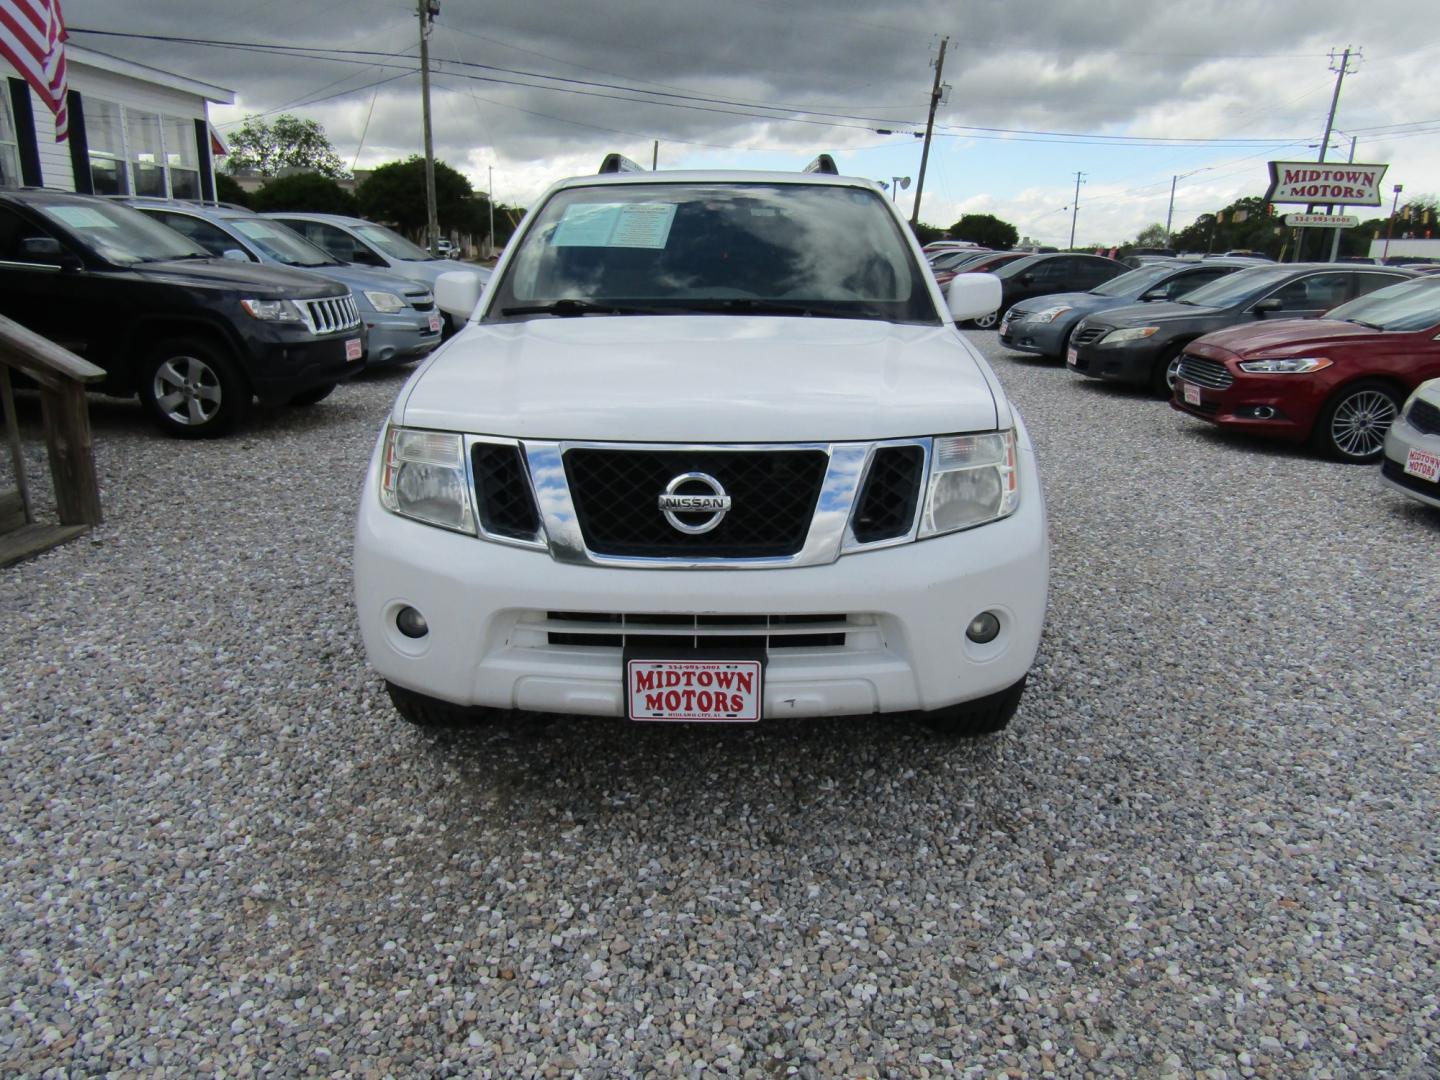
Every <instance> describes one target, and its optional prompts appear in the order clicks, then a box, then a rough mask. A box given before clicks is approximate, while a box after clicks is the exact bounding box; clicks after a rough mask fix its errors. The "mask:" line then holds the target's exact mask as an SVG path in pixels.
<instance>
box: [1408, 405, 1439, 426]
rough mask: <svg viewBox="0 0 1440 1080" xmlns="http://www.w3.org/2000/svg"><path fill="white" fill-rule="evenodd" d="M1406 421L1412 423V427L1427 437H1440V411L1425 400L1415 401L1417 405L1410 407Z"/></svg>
mask: <svg viewBox="0 0 1440 1080" xmlns="http://www.w3.org/2000/svg"><path fill="white" fill-rule="evenodd" d="M1405 419H1407V420H1409V421H1410V426H1411V427H1413V428H1414V429H1415V430H1416V431H1423V432H1424V433H1425V434H1427V435H1440V409H1437V408H1436V407H1435V406H1434V405H1431V404H1430V403H1429V402H1428V401H1426V400H1424V399H1423V398H1416V399H1415V404H1413V405H1411V406H1410V411H1409V412H1408V413H1406V414H1405Z"/></svg>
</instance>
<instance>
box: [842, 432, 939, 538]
mask: <svg viewBox="0 0 1440 1080" xmlns="http://www.w3.org/2000/svg"><path fill="white" fill-rule="evenodd" d="M924 465H925V453H924V451H923V450H921V449H920V447H918V446H882V447H880V448H879V449H878V450H876V451H875V457H874V458H873V459H872V460H871V462H870V472H869V473H868V474H867V475H866V477H865V486H864V488H862V489H861V491H860V498H859V499H858V500H857V501H856V504H855V539H856V540H858V541H860V543H862V544H873V543H875V542H876V541H878V540H892V539H894V538H895V537H897V536H904V535H905V534H906V533H908V532H909V531H910V525H911V523H912V522H914V520H915V504H916V501H917V500H918V498H919V495H920V471H921V469H922V468H924Z"/></svg>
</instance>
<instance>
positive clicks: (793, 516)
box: [565, 447, 829, 559]
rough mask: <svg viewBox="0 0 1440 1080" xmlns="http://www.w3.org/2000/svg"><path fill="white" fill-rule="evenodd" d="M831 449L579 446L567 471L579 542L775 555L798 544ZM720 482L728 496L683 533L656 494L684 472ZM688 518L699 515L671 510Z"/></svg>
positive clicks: (712, 554)
mask: <svg viewBox="0 0 1440 1080" xmlns="http://www.w3.org/2000/svg"><path fill="white" fill-rule="evenodd" d="M828 465H829V456H828V455H827V454H826V453H825V452H824V451H823V450H648V449H646V450H640V449H637V450H628V449H609V448H605V449H601V448H591V447H577V448H575V449H572V450H568V451H566V453H565V476H566V479H567V480H568V482H569V485H570V496H571V499H572V500H573V501H574V504H575V515H576V518H577V520H578V522H579V524H580V529H581V531H582V533H583V534H584V537H585V545H586V547H588V548H589V549H590V551H592V552H594V553H595V554H597V555H610V556H631V557H640V558H689V559H707V558H717V559H727V558H728V559H743V558H781V557H784V556H787V555H793V554H795V553H796V552H798V551H799V550H800V549H801V548H802V547H803V546H804V544H805V538H806V536H807V535H808V534H809V532H810V522H811V519H812V518H813V517H814V515H815V504H816V501H817V500H818V499H819V497H820V488H821V485H822V484H823V483H824V480H825V470H826V468H827V466H828ZM690 472H699V473H705V474H706V475H708V476H711V477H713V478H714V479H715V480H717V481H719V483H720V486H721V487H723V488H724V489H725V493H726V494H727V495H729V496H730V498H731V500H732V503H731V508H730V510H729V512H728V513H726V515H725V516H724V518H723V519H722V520H721V522H720V524H719V525H718V526H716V527H715V528H714V529H711V530H710V531H709V532H705V533H699V534H693V535H692V534H687V533H683V532H680V531H679V530H677V529H675V528H674V527H673V526H671V524H670V523H669V522H668V521H667V520H666V519H665V517H664V515H662V514H661V512H660V509H659V506H658V500H659V497H660V495H661V494H662V493H663V492H664V491H665V487H666V485H667V484H669V483H670V481H671V480H673V479H674V478H675V477H677V476H680V475H681V474H683V473H690ZM677 517H679V518H680V520H681V521H682V522H684V523H686V524H700V523H703V522H705V521H707V520H709V518H710V515H709V514H708V513H705V514H679V515H677Z"/></svg>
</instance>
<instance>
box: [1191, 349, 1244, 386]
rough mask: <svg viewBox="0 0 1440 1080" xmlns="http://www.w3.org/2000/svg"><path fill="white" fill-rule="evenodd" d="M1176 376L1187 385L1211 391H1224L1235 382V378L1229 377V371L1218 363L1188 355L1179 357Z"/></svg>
mask: <svg viewBox="0 0 1440 1080" xmlns="http://www.w3.org/2000/svg"><path fill="white" fill-rule="evenodd" d="M1178 374H1179V376H1180V378H1182V379H1184V380H1185V381H1186V382H1188V383H1194V384H1195V385H1196V386H1204V387H1207V388H1209V389H1211V390H1224V389H1225V388H1226V387H1228V386H1230V385H1231V384H1232V383H1234V382H1235V376H1234V375H1231V374H1230V369H1229V368H1227V367H1226V366H1225V365H1224V364H1222V363H1220V361H1218V360H1210V359H1207V358H1206V357H1203V356H1192V355H1190V354H1189V353H1184V354H1182V355H1181V357H1180V370H1179V372H1178Z"/></svg>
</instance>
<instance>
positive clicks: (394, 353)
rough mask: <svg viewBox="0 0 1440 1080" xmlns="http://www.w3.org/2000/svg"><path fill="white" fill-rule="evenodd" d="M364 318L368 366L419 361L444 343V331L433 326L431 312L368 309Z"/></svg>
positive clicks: (366, 362)
mask: <svg viewBox="0 0 1440 1080" xmlns="http://www.w3.org/2000/svg"><path fill="white" fill-rule="evenodd" d="M364 319H365V329H366V330H367V332H368V334H369V349H368V350H367V352H366V354H365V364H366V366H367V367H378V366H380V365H382V364H392V363H403V362H405V361H406V360H416V359H419V358H420V357H422V356H425V355H427V354H428V353H430V352H431V351H432V350H433V349H435V348H436V347H437V346H439V344H440V330H439V329H438V328H437V329H435V330H431V329H430V313H429V312H428V311H401V312H397V313H395V314H393V315H386V314H382V313H380V312H377V311H367V312H365V313H364Z"/></svg>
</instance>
